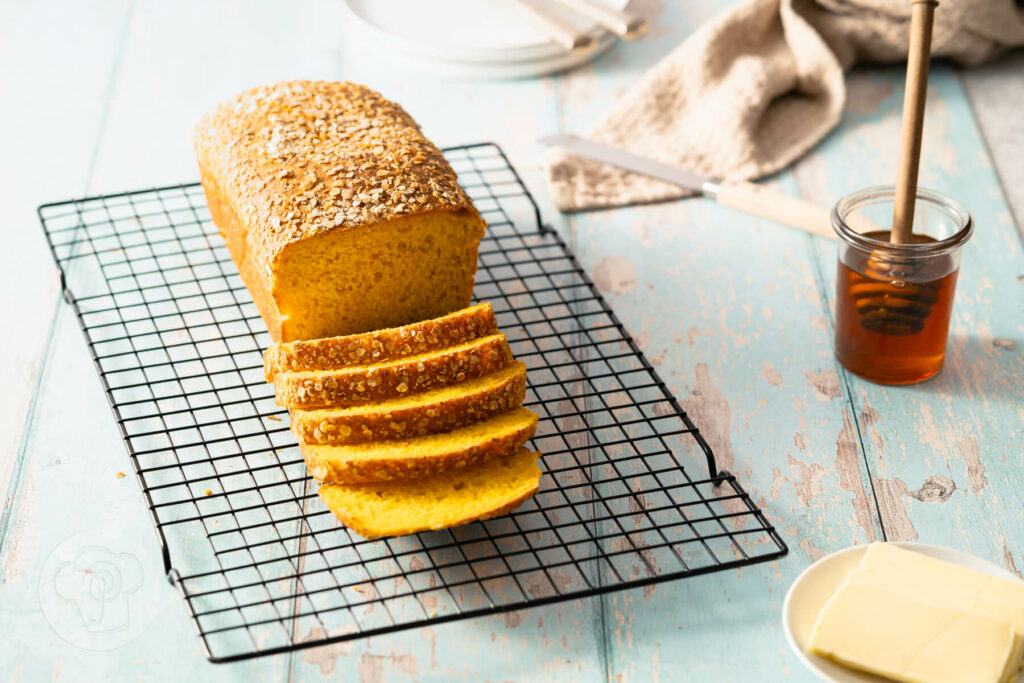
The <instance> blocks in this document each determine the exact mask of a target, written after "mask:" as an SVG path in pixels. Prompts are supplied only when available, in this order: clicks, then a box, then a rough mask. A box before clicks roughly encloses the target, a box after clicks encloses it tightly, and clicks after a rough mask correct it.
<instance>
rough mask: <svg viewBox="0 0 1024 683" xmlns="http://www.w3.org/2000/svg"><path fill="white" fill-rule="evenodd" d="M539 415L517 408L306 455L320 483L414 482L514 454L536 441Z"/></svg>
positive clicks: (314, 448) (318, 448)
mask: <svg viewBox="0 0 1024 683" xmlns="http://www.w3.org/2000/svg"><path fill="white" fill-rule="evenodd" d="M536 429H537V415H536V414H535V413H533V412H531V411H529V410H527V409H526V408H515V409H514V410H510V411H508V412H506V413H502V414H501V415H498V416H496V417H492V418H491V419H489V420H484V421H483V422H477V423H474V424H471V425H468V426H466V427H460V428H459V429H456V430H453V431H450V432H443V433H440V434H429V435H427V436H418V437H414V438H411V439H401V440H397V441H377V442H369V443H361V444H350V445H347V446H325V445H318V444H307V445H304V446H302V456H303V457H304V458H305V460H306V466H307V467H308V468H309V472H310V474H312V475H313V476H314V477H315V478H317V479H319V480H320V481H326V482H333V483H340V484H353V483H365V482H373V481H390V480H393V479H412V478H416V477H421V476H424V475H427V474H433V473H436V472H440V471H445V470H453V469H459V468H464V467H468V466H470V465H473V464H475V463H478V462H481V461H484V460H487V459H488V458H494V457H498V456H504V455H508V454H509V453H514V452H515V451H516V449H517V448H519V447H520V446H522V445H523V444H524V443H526V441H527V440H528V439H529V438H530V437H531V436H533V433H534V431H535V430H536Z"/></svg>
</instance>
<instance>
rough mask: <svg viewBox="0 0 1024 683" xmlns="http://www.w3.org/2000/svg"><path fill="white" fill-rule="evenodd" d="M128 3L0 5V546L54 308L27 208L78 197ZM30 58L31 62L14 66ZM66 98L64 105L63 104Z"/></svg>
mask: <svg viewBox="0 0 1024 683" xmlns="http://www.w3.org/2000/svg"><path fill="white" fill-rule="evenodd" d="M129 7H130V3H129V2H127V1H124V2H113V3H111V2H82V3H74V4H73V5H71V6H69V7H57V6H54V5H48V6H37V5H35V4H33V3H12V2H8V3H3V4H2V5H0V27H2V30H3V36H4V38H3V40H2V41H0V64H3V65H4V68H2V69H0V93H3V94H4V96H5V97H4V100H5V101H8V102H19V101H20V104H19V105H17V106H8V107H5V108H4V112H3V114H2V116H0V120H2V124H3V125H0V139H2V141H3V149H4V159H5V163H3V164H0V186H2V187H3V188H4V191H3V192H2V193H0V218H2V220H3V224H4V226H5V230H4V235H5V238H6V240H7V241H6V246H5V248H4V249H3V250H0V288H2V291H4V292H8V293H9V295H8V296H6V297H5V298H4V303H5V315H6V316H7V319H8V320H9V321H11V323H10V324H11V325H12V327H11V328H9V330H8V333H7V334H5V335H4V341H3V346H2V348H3V356H4V359H5V360H4V362H3V363H2V364H0V386H3V387H4V390H3V391H2V392H0V495H2V496H3V499H2V500H0V545H2V544H3V538H4V535H5V532H4V529H5V522H4V520H6V519H7V518H8V515H9V512H8V511H9V508H10V506H11V504H12V496H13V493H14V487H15V484H16V483H12V482H11V478H12V476H13V475H14V474H15V470H16V469H17V468H19V467H20V466H21V463H22V459H21V457H20V452H19V450H20V449H19V447H20V445H21V440H22V435H23V431H24V426H25V420H26V417H27V416H28V414H29V407H30V404H31V399H32V396H33V391H34V389H35V388H36V381H37V377H38V374H39V370H40V364H41V363H42V360H43V355H44V353H45V352H46V349H47V348H48V336H49V333H50V330H51V324H52V322H53V315H54V310H55V307H56V305H57V290H58V289H59V283H58V281H57V277H56V274H55V272H54V269H53V267H52V263H51V259H50V255H49V252H48V250H47V247H46V242H45V240H44V239H43V236H42V233H41V232H40V231H39V228H38V219H37V218H36V212H35V209H36V206H38V205H39V204H41V203H43V202H44V201H49V200H52V199H54V198H55V197H66V196H72V195H76V196H77V195H82V194H83V193H84V191H85V189H86V187H87V185H88V180H89V177H90V174H91V172H92V166H93V156H94V154H95V150H96V146H97V142H98V140H99V133H100V129H101V127H102V125H103V122H104V120H105V116H106V105H107V100H108V98H107V95H108V94H109V92H108V91H109V86H110V81H111V79H112V78H113V77H114V74H115V67H116V64H117V61H118V57H119V55H120V52H121V48H122V46H123V40H122V38H123V35H122V34H123V33H124V31H125V24H126V20H127V18H128V12H129ZM29 60H30V61H31V64H32V66H31V68H17V66H16V65H23V64H25V62H26V61H29ZM72 103H73V104H72Z"/></svg>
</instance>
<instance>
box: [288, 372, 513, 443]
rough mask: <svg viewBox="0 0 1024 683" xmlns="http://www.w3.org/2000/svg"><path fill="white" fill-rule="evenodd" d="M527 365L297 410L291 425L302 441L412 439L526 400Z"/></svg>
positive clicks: (499, 410)
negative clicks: (385, 396) (405, 392)
mask: <svg viewBox="0 0 1024 683" xmlns="http://www.w3.org/2000/svg"><path fill="white" fill-rule="evenodd" d="M525 394H526V365H525V364H524V363H520V362H519V361H514V362H513V363H512V364H511V365H509V366H508V367H506V368H503V369H501V370H499V371H497V372H494V373H491V374H490V375H485V376H484V377H479V378H477V379H471V380H466V381H465V382H463V383H462V384H457V385H455V386H447V387H441V388H439V389H433V390H431V391H427V392H424V393H418V394H411V395H409V396H404V397H402V398H396V399H392V400H390V401H383V402H381V403H367V404H363V405H358V406H352V407H350V408H321V409H318V410H293V411H292V413H291V428H292V433H293V434H295V438H297V439H298V440H299V443H301V444H332V445H341V444H354V443H364V442H367V441H386V440H388V439H408V438H410V437H415V436H423V435H426V434H436V433H438V432H447V431H450V430H452V429H458V428H459V427H464V426H466V425H468V424H472V423H474V422H480V421H481V420H486V419H487V418H489V417H492V416H494V415H498V414H500V413H504V412H505V411H508V410H511V409H513V408H518V407H519V406H521V405H522V404H523V397H524V396H525Z"/></svg>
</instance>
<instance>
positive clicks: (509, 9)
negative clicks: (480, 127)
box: [343, 0, 629, 78]
mask: <svg viewBox="0 0 1024 683" xmlns="http://www.w3.org/2000/svg"><path fill="white" fill-rule="evenodd" d="M596 1H598V2H601V3H602V4H604V5H607V6H608V7H610V8H613V9H618V10H621V9H625V7H626V5H627V4H629V0H596ZM343 4H344V6H345V7H346V8H347V10H348V14H349V37H350V38H355V39H366V40H371V41H373V42H374V43H376V44H378V45H379V46H380V47H382V48H384V49H386V50H387V51H388V52H390V53H393V54H394V55H395V56H396V57H400V58H403V59H405V60H407V61H409V62H410V63H411V64H415V65H417V66H420V67H424V68H427V69H429V70H430V71H432V72H434V73H438V74H442V75H445V76H450V77H455V78H524V77H528V76H541V75H544V74H550V73H555V72H557V71H563V70H565V69H570V68H572V67H575V66H578V65H579V64H582V63H584V62H587V61H590V60H591V59H593V58H594V57H596V56H597V55H598V54H600V53H601V52H604V51H605V50H607V49H608V48H609V47H611V45H612V43H613V42H614V41H615V38H616V37H615V36H614V35H613V34H611V33H610V32H608V31H606V30H604V29H602V28H600V27H599V26H598V25H597V24H595V23H594V22H592V21H590V20H589V19H586V18H585V17H582V16H581V15H579V14H577V13H575V12H573V11H572V10H569V9H566V8H565V7H563V6H562V5H560V4H559V3H557V2H549V3H545V7H547V8H549V9H550V11H551V13H552V14H558V15H559V16H560V17H562V18H563V19H564V20H565V21H566V22H568V23H571V24H573V25H574V26H576V27H578V28H579V29H580V30H582V31H586V32H587V33H589V34H590V35H592V36H593V37H594V39H595V44H594V46H593V47H591V48H589V49H587V50H583V51H569V50H566V49H565V48H564V47H562V46H560V45H558V44H557V43H555V42H554V41H552V40H551V39H550V38H549V37H548V36H547V35H546V34H545V33H544V32H543V31H541V30H540V29H538V28H536V27H535V26H534V25H533V24H532V23H531V22H530V21H529V19H528V18H527V17H525V16H524V15H522V14H520V12H519V11H518V10H517V9H516V8H515V7H513V6H512V5H511V4H510V3H507V2H505V0H343Z"/></svg>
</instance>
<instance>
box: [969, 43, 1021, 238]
mask: <svg viewBox="0 0 1024 683" xmlns="http://www.w3.org/2000/svg"><path fill="white" fill-rule="evenodd" d="M1022 74H1024V53H1022V52H1020V51H1017V52H1014V53H1011V54H1008V55H1006V56H1004V57H1002V58H1000V59H999V60H997V61H995V62H992V63H991V64H986V65H984V66H980V67H978V68H975V69H964V70H963V71H962V72H960V78H961V79H962V81H963V84H964V87H965V88H966V90H967V96H968V97H969V98H970V100H971V107H972V108H973V110H974V115H975V117H977V120H978V126H979V127H980V128H981V133H982V137H983V138H984V139H985V142H986V143H987V144H986V147H987V148H988V153H989V156H990V157H991V158H992V163H993V164H994V165H995V167H996V173H997V175H998V176H999V178H1000V180H1001V185H1002V187H1003V193H1004V194H1005V195H1006V201H1007V202H1008V203H1009V205H1010V208H1011V209H1012V211H1013V214H1014V216H1016V219H1017V229H1018V231H1021V230H1024V227H1022V226H1024V116H1021V111H1024V76H1022Z"/></svg>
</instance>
